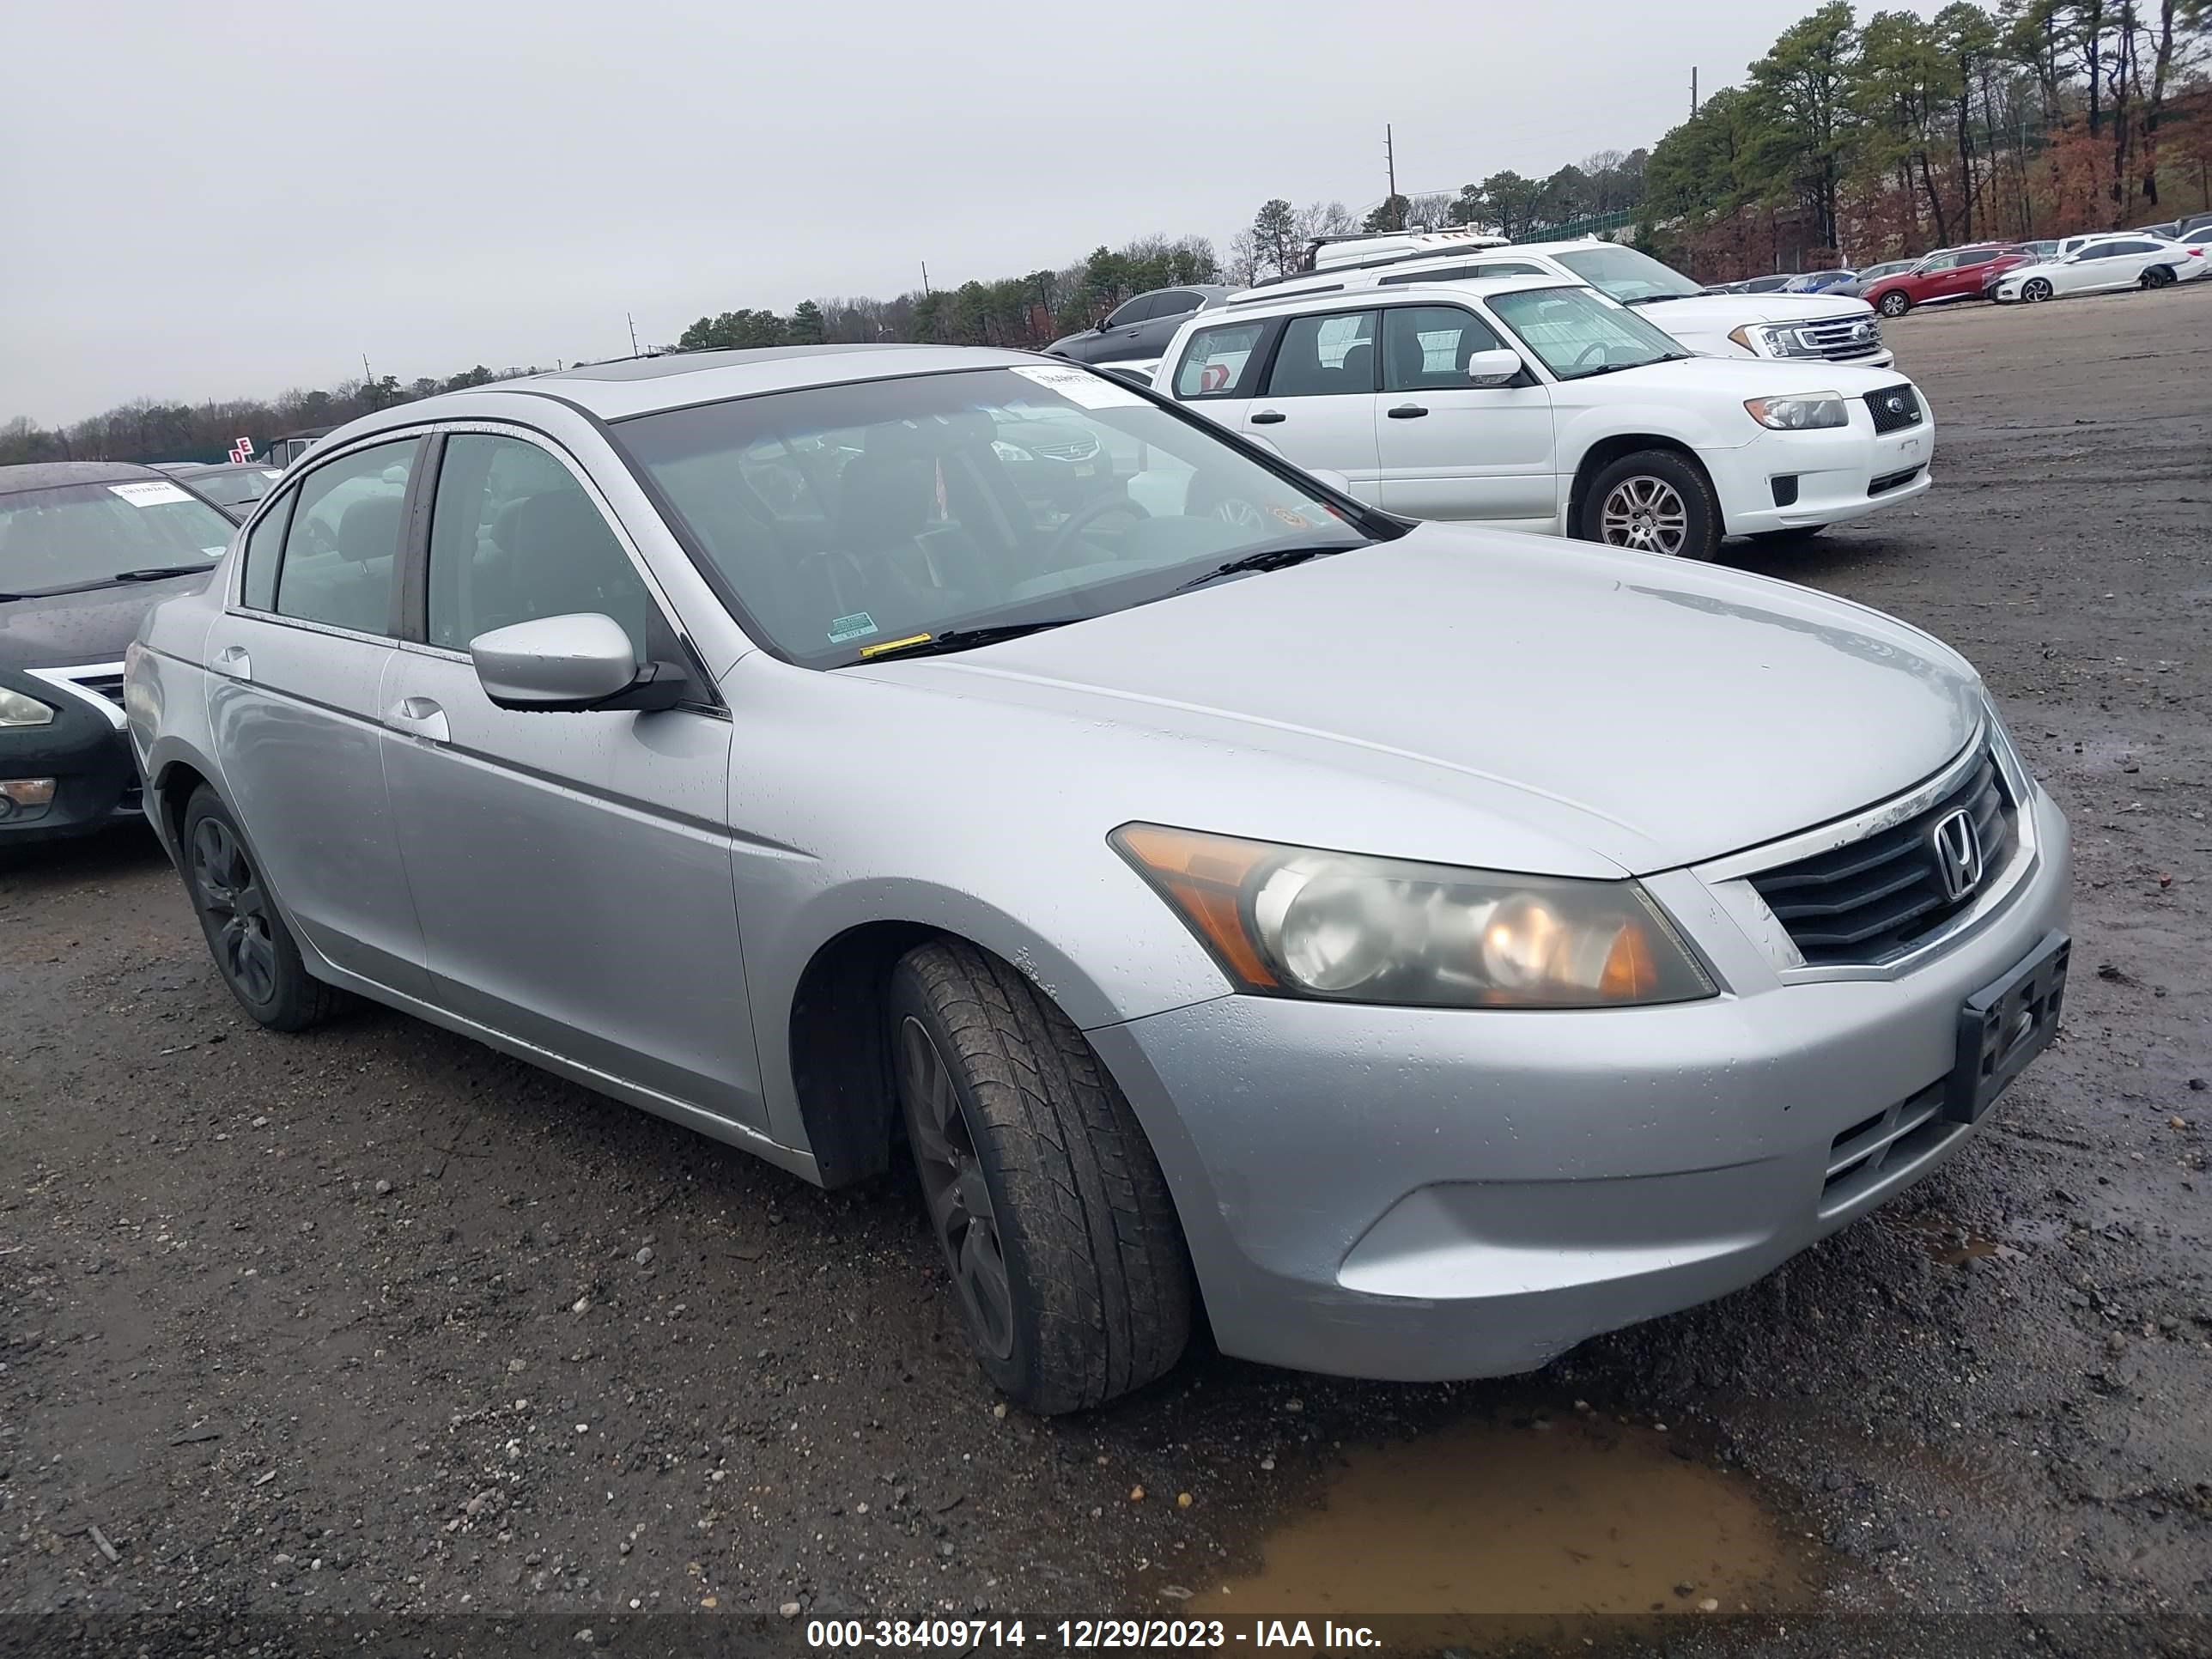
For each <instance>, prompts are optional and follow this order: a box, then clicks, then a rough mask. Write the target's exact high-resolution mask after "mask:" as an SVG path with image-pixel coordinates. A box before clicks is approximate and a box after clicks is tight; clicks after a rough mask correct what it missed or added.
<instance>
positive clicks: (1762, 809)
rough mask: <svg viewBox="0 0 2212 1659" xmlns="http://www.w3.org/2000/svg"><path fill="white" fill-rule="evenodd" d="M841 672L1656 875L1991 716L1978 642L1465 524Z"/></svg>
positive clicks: (1151, 772) (1843, 803)
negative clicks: (1123, 737) (1450, 815)
mask: <svg viewBox="0 0 2212 1659" xmlns="http://www.w3.org/2000/svg"><path fill="white" fill-rule="evenodd" d="M845 672H847V673H852V674H860V675H866V676H868V677H870V678H877V679H879V680H886V681H892V682H896V683H902V684H906V685H908V686H909V687H914V688H926V689H928V690H934V691H937V692H940V693H949V694H951V695H953V696H959V697H962V698H963V699H977V698H981V699H988V700H993V701H997V702H1006V703H1012V704H1018V705H1023V706H1025V707H1027V708H1033V709H1048V710H1051V711H1053V712H1055V713H1057V714H1060V716H1061V717H1062V719H1063V720H1065V721H1066V724H1067V726H1069V727H1070V728H1071V729H1072V730H1073V732H1075V733H1077V734H1078V735H1081V734H1082V733H1085V732H1097V731H1099V730H1100V729H1101V728H1102V727H1103V728H1115V727H1129V728H1136V729H1137V730H1138V731H1139V732H1148V733H1150V734H1154V735H1158V734H1165V735H1167V736H1169V737H1171V738H1180V739H1182V740H1184V742H1183V744H1182V747H1181V748H1180V749H1178V750H1171V751H1167V752H1168V753H1169V754H1170V757H1172V756H1173V755H1176V754H1181V755H1184V756H1188V757H1191V762H1192V763H1193V764H1194V766H1195V768H1196V770H1195V771H1194V772H1186V773H1183V774H1182V777H1183V779H1184V780H1185V781H1186V783H1187V785H1188V789H1189V790H1190V791H1191V792H1192V798H1193V799H1197V797H1198V796H1199V795H1200V794H1202V793H1205V792H1206V791H1210V790H1213V789H1216V788H1217V787H1219V781H1220V779H1221V778H1222V777H1223V776H1224V775H1226V773H1227V772H1228V770H1229V769H1228V767H1227V766H1226V764H1225V758H1226V757H1225V754H1224V753H1223V751H1224V750H1225V749H1231V748H1233V749H1234V750H1239V751H1242V756H1241V758H1240V761H1239V763H1238V765H1239V766H1240V767H1241V766H1242V763H1243V760H1247V759H1249V758H1251V757H1252V751H1259V753H1260V754H1261V756H1263V757H1271V758H1273V759H1274V760H1276V761H1278V762H1279V763H1285V771H1286V772H1289V773H1293V774H1295V775H1297V777H1299V778H1302V779H1310V780H1315V782H1314V783H1312V784H1311V785H1310V786H1309V787H1308V789H1307V791H1306V793H1305V794H1304V796H1303V797H1301V799H1321V798H1322V797H1326V796H1330V795H1333V796H1334V798H1335V799H1334V800H1329V801H1328V802H1327V803H1326V811H1327V812H1328V814H1330V815H1331V816H1334V815H1335V814H1337V813H1339V812H1340V811H1341V810H1342V809H1344V808H1345V807H1346V806H1350V805H1356V804H1357V801H1358V792H1359V791H1360V790H1361V788H1362V787H1363V786H1367V785H1372V786H1373V791H1372V797H1371V799H1372V800H1373V801H1374V802H1375V803H1376V805H1378V806H1381V807H1387V806H1388V805H1389V803H1391V802H1394V801H1405V800H1407V799H1410V797H1409V795H1408V792H1409V791H1411V792H1413V793H1415V794H1418V795H1419V797H1421V798H1425V799H1429V800H1431V802H1438V803H1440V804H1443V805H1451V806H1457V807H1460V808H1462V809H1466V811H1465V812H1464V813H1463V814H1462V816H1461V817H1458V818H1455V819H1454V820H1453V821H1454V822H1462V823H1465V822H1487V823H1492V824H1496V825H1499V826H1510V827H1511V828H1512V829H1515V830H1516V831H1521V832H1528V833H1522V834H1516V836H1512V837H1510V840H1511V841H1512V842H1513V844H1514V845H1515V846H1516V848H1520V849H1522V851H1523V852H1525V851H1526V850H1527V849H1528V848H1531V847H1532V846H1535V845H1539V844H1541V845H1542V846H1547V847H1550V848H1558V849H1569V850H1571V852H1572V853H1573V854H1577V855H1578V856H1577V857H1576V858H1574V859H1573V860H1567V859H1566V857H1565V852H1564V851H1563V852H1562V854H1561V857H1562V862H1561V863H1560V864H1559V865H1557V866H1554V868H1555V869H1558V870H1560V871H1562V872H1571V870H1569V869H1568V864H1569V862H1575V863H1579V864H1580V865H1582V866H1583V867H1588V866H1589V861H1590V860H1589V855H1591V854H1595V855H1596V857H1597V858H1598V859H1600V860H1605V861H1607V862H1609V863H1610V864H1611V865H1612V866H1614V867H1616V868H1618V869H1620V870H1621V871H1625V872H1629V873H1632V874H1648V873H1650V872H1656V871H1659V870H1663V869H1671V868H1674V867H1676V866H1680V865H1684V864H1690V863H1695V862H1697V861H1699V860H1704V859H1707V858H1711V857H1715V856H1717V855H1719V854H1723V853H1728V852H1733V851H1735V850H1738V849H1740V848H1745V847H1750V846H1755V845H1757V844H1759V843H1760V842H1766V841H1771V840H1773V839H1775V838H1777V837H1779V836H1786V835H1789V834H1790V833H1792V832H1794V831H1796V830H1800V829H1807V828H1809V827H1811V826H1813V825H1815V824H1819V823H1825V822H1827V821H1829V820H1831V819H1833V818H1837V817H1843V816H1845V815H1847V814H1849V813H1850V812H1852V811H1857V809H1859V808H1861V807H1863V806H1866V805H1871V804H1873V803H1875V802H1876V801H1879V800H1882V799H1887V797H1889V796H1891V795H1893V794H1895V793H1899V792H1901V791H1903V790H1905V789H1906V788H1908V787H1911V785H1912V784H1914V783H1916V782H1917V781H1920V780H1922V779H1923V778H1925V777H1927V776H1929V775H1931V774H1932V773H1934V772H1936V770H1938V769H1940V768H1941V767H1942V765H1943V764H1944V763H1946V762H1947V761H1948V760H1950V759H1951V758H1952V757H1954V756H1955V755H1957V754H1958V753H1959V751H1960V750H1961V749H1962V748H1963V747H1964V746H1965V744H1966V742H1967V741H1968V739H1969V738H1971V737H1972V735H1973V733H1974V732H1975V731H1976V730H1977V728H1978V726H1979V723H1980V721H1981V720H1982V718H1983V709H1984V704H1983V701H1982V695H1981V691H1980V688H1979V684H1978V679H1977V678H1976V676H1975V674H1974V671H1973V670H1972V667H1971V666H1970V665H1968V664H1967V663H1966V662H1965V661H1964V660H1963V659H1961V658H1960V657H1959V656H1958V655H1957V654H1956V653H1954V652H1952V651H1951V650H1950V649H1948V647H1945V646H1943V645H1942V644H1941V643H1940V642H1939V641H1936V640H1933V639H1931V638H1929V636H1927V635H1923V634H1921V633H1919V632H1918V631H1917V630H1916V629H1911V628H1909V627H1907V626H1905V624H1904V623H1899V622H1898V621H1896V620H1895V619H1893V618H1892V617H1885V616H1883V615H1881V613H1879V612H1877V611H1869V610H1867V609H1865V608H1863V607H1862V606H1859V605H1851V604H1849V603H1846V602H1844V601H1842V600H1838V599H1830V598H1828V597H1826V596H1825V595H1822V594H1820V593H1816V592H1812V591H1810V590H1809V589H1806V588H1802V587H1799V586H1794V585H1792V584H1790V583H1786V582H1778V581H1771V580H1765V579H1764V578H1760V577H1756V576H1749V575H1745V574H1739V573H1736V572H1733V571H1728V570H1721V569H1715V568H1712V567H1710V566H1704V565H1695V564H1684V563H1679V562H1674V561H1671V560H1667V559H1662V558H1659V557H1656V556H1650V555H1643V554H1633V553H1626V552H1619V551H1615V550H1610V549H1605V548H1600V547H1592V546H1589V545H1588V544H1582V543H1575V542H1562V541H1558V540H1553V539H1550V538H1537V537H1533V536H1522V535H1514V534H1510V533H1508V532H1498V531H1489V530H1482V529H1474V528H1468V527H1464V526H1448V525H1423V526H1419V527H1418V528H1416V529H1414V530H1413V532H1410V533H1409V534H1407V535H1406V536H1405V537H1403V538H1400V539H1399V540H1397V541H1395V542H1392V543H1388V544H1382V545H1379V546H1376V547H1373V548H1369V549H1364V550H1359V551H1357V552H1353V553H1350V554H1346V555H1342V556H1336V557H1333V558H1323V559H1317V560H1314V561H1312V562H1309V563H1306V564H1303V565H1298V566H1295V567H1292V568H1290V569H1287V570H1282V571H1278V572H1274V573H1273V574H1262V575H1255V576H1250V577H1246V578H1243V579H1233V580H1226V581H1224V582H1222V583H1219V584H1218V585H1216V586H1210V587H1206V588H1202V589H1200V590H1198V591H1196V592H1190V593H1187V594H1182V595H1179V596H1176V597H1174V598H1170V599H1165V600H1162V601H1159V602H1158V603H1155V604H1152V605H1141V606H1139V607H1136V608H1134V609H1133V610H1129V611H1120V612H1116V613H1115V614H1112V615H1110V616H1106V617H1097V618H1095V619H1092V620H1091V621H1089V622H1086V623H1079V624H1076V625H1073V626H1070V627H1066V628H1061V629H1053V630H1050V631H1048V632H1046V633H1042V634H1038V635H1031V636H1029V637H1027V638H1024V639H1021V640H1018V641H1010V642H1008V643H1006V644H1004V645H1000V646H995V647H986V648H983V649H980V650H977V651H974V652H969V653H961V654H957V655H951V656H945V657H937V658H929V659H915V660H913V661H910V662H903V663H889V662H886V663H879V664H876V665H872V666H869V667H866V668H860V669H854V670H848V671H845ZM1079 748H1087V749H1088V752H1090V754H1091V762H1090V763H1088V764H1085V763H1083V762H1082V760H1081V755H1080V754H1079V752H1078V750H1076V749H1069V750H1064V751H1063V755H1064V757H1066V758H1067V759H1068V762H1069V763H1070V764H1075V765H1078V766H1079V769H1082V770H1083V771H1085V773H1086V774H1088V775H1091V777H1092V778H1093V779H1094V780H1095V775H1096V768H1097V766H1098V765H1101V764H1110V763H1111V760H1112V757H1114V756H1115V755H1117V754H1120V753H1121V752H1123V751H1121V750H1119V749H1118V748H1117V747H1115V746H1114V745H1110V744H1107V745H1079ZM1139 752H1143V751H1141V750H1140V751H1139ZM1154 752H1155V753H1157V752H1158V751H1154ZM1209 754H1212V755H1215V756H1216V757H1218V763H1207V762H1206V758H1205V757H1206V756H1207V755H1209ZM1171 765H1172V759H1171V758H1170V766H1171ZM1157 766H1158V762H1157V761H1156V762H1155V763H1154V765H1153V767H1151V768H1148V769H1147V771H1146V776H1145V777H1144V778H1143V780H1142V787H1139V781H1138V780H1137V779H1135V778H1133V777H1131V776H1128V775H1126V773H1125V779H1124V781H1125V784H1126V785H1127V787H1125V788H1124V789H1123V790H1122V791H1121V796H1122V798H1123V799H1125V800H1127V799H1137V800H1142V801H1152V800H1156V799H1158V795H1159V793H1160V791H1161V781H1160V777H1159V775H1158V773H1157ZM1255 810H1256V809H1255ZM1300 810H1303V809H1300ZM1382 815H1383V816H1388V813H1387V811H1385V812H1384V813H1383V814H1382ZM1130 816H1132V817H1134V816H1139V814H1138V813H1135V812H1132V813H1131V814H1130ZM1293 816H1296V813H1295V812H1294V814H1293ZM1199 827H1201V828H1206V827H1223V826H1221V825H1218V824H1201V825H1200V826H1199ZM1236 832H1237V833H1241V834H1258V835H1267V834H1273V835H1277V836H1280V837H1281V838H1282V839H1285V840H1295V839H1297V836H1298V834H1299V833H1301V831H1300V829H1298V827H1297V826H1296V825H1295V824H1290V825H1284V826H1282V827H1280V828H1273V829H1271V828H1270V827H1269V825H1267V824H1264V823H1254V822H1249V821H1247V822H1244V823H1240V824H1238V825H1237V826H1236ZM1393 834H1394V835H1398V834H1399V831H1397V830H1394V831H1393ZM1532 837H1533V839H1532ZM1505 839H1507V838H1505V837H1499V838H1498V840H1499V842H1501V844H1502V843H1503V842H1504V840H1505ZM1401 841H1402V842H1419V843H1420V844H1421V846H1420V850H1415V848H1413V846H1410V845H1404V844H1401V845H1400V846H1398V847H1396V848H1363V849H1359V850H1369V851H1378V850H1379V851H1394V850H1395V851H1398V852H1399V853H1400V854H1401V856H1439V855H1441V856H1449V857H1455V858H1457V859H1458V860H1461V861H1463V862H1480V861H1481V860H1483V858H1485V857H1486V856H1488V857H1492V858H1495V857H1497V854H1496V853H1495V852H1491V851H1486V848H1485V847H1484V846H1483V845H1480V844H1476V842H1475V840H1474V837H1473V836H1470V837H1469V838H1468V839H1467V840H1462V841H1453V840H1451V839H1450V836H1449V832H1447V833H1445V834H1444V835H1443V836H1439V835H1437V833H1435V832H1434V831H1433V830H1432V829H1414V828H1413V827H1412V826H1411V825H1410V824H1409V825H1407V826H1404V829H1403V835H1402V837H1401ZM1323 844H1333V843H1323ZM1505 867H1509V868H1522V869H1538V868H1541V867H1542V866H1538V865H1534V864H1526V863H1523V864H1516V865H1508V866H1505Z"/></svg>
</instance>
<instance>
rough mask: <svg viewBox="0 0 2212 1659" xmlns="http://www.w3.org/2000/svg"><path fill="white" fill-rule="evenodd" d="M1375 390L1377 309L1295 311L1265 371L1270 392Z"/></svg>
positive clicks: (1315, 394)
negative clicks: (1302, 314)
mask: <svg viewBox="0 0 2212 1659" xmlns="http://www.w3.org/2000/svg"><path fill="white" fill-rule="evenodd" d="M1374 390H1375V313H1373V312H1371V311H1354V312H1347V313H1340V314H1337V315H1334V316H1327V317H1294V318H1292V319H1291V324H1290V326H1289V327H1287V328H1285V330H1284V331H1283V344H1282V349H1280V350H1279V351H1278V352H1277V353H1276V354H1275V366H1274V368H1273V369H1272V370H1271V371H1270V372H1269V374H1268V375H1267V395H1268V396H1269V397H1271V398H1327V397H1340V396H1344V395H1346V394H1347V393H1358V392H1372V391H1374Z"/></svg>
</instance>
